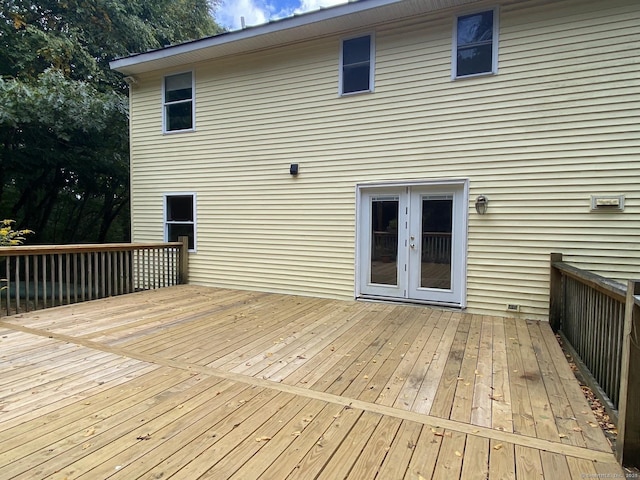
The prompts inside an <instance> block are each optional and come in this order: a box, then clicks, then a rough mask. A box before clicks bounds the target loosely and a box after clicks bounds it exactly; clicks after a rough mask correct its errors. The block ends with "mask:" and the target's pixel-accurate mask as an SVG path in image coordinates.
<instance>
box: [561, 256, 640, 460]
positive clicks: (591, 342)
mask: <svg viewBox="0 0 640 480" xmlns="http://www.w3.org/2000/svg"><path fill="white" fill-rule="evenodd" d="M638 295H640V282H638V281H629V283H628V285H627V286H626V288H625V286H624V285H622V284H619V283H617V282H614V281H611V280H609V279H606V278H604V277H601V276H599V275H596V274H594V273H591V272H587V271H584V270H581V269H579V268H576V267H574V266H572V265H569V264H568V263H565V262H563V261H562V254H558V253H553V254H551V285H550V305H549V321H550V323H551V326H552V327H553V329H554V330H555V331H556V332H558V333H559V334H560V337H561V338H562V340H563V342H564V345H565V347H566V348H567V350H568V351H569V353H570V354H571V355H572V356H573V358H574V360H575V362H576V365H577V366H578V369H579V370H580V372H581V373H582V376H583V378H584V379H585V381H586V382H587V384H588V385H589V386H590V387H591V389H592V390H593V391H594V393H595V394H596V395H597V396H598V397H599V398H600V400H601V401H602V402H603V405H604V406H605V408H606V409H607V412H608V413H609V415H610V417H611V418H612V420H613V421H614V422H615V423H616V424H617V427H618V440H617V443H616V449H617V454H618V458H619V459H620V461H621V462H624V463H625V464H631V465H633V464H635V465H634V466H640V297H638ZM632 366H635V368H632Z"/></svg>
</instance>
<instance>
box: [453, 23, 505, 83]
mask: <svg viewBox="0 0 640 480" xmlns="http://www.w3.org/2000/svg"><path fill="white" fill-rule="evenodd" d="M497 71H498V16H497V13H496V10H486V11H484V12H478V13H472V14H469V15H460V16H459V17H457V18H456V22H455V26H454V41H453V78H460V77H469V76H472V75H486V74H491V73H497Z"/></svg>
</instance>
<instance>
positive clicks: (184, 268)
mask: <svg viewBox="0 0 640 480" xmlns="http://www.w3.org/2000/svg"><path fill="white" fill-rule="evenodd" d="M178 241H179V242H181V243H182V247H180V283H181V284H186V283H188V282H189V237H187V236H184V237H178Z"/></svg>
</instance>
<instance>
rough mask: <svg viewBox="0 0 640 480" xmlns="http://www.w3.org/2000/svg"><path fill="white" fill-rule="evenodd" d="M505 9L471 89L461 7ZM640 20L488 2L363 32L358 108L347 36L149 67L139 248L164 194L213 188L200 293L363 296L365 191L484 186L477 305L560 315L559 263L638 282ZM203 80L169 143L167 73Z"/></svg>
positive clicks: (475, 247)
mask: <svg viewBox="0 0 640 480" xmlns="http://www.w3.org/2000/svg"><path fill="white" fill-rule="evenodd" d="M496 5H497V6H498V7H499V26H500V31H499V71H498V74H497V75H492V76H484V77H476V78H466V79H460V80H455V81H453V80H452V79H451V43H452V30H453V23H454V18H455V15H456V14H458V13H465V12H468V11H476V10H478V9H483V8H491V7H494V6H496ZM639 25H640V3H638V2H637V0H609V1H607V2H602V1H601V0H558V1H515V2H513V1H511V2H491V3H485V2H480V3H479V4H476V5H474V6H473V7H472V9H471V10H469V9H461V10H447V11H443V12H438V13H437V14H434V15H428V16H422V17H414V18H411V19H408V20H406V21H403V22H395V23H391V24H384V25H377V26H374V27H371V28H368V29H365V30H362V33H374V35H375V44H376V58H375V92H373V93H366V94H358V95H352V96H344V97H339V96H338V59H339V48H340V40H341V38H342V37H340V36H331V37H327V38H320V39H312V40H309V41H307V42H304V43H299V44H295V45H289V46H283V47H281V48H276V49H270V50H268V51H263V52H256V53H251V54H246V55H242V56H236V57H233V58H223V59H218V60H215V61H210V62H204V63H199V64H195V65H190V66H188V67H186V68H181V69H176V70H172V71H162V72H154V73H149V74H145V75H141V76H140V78H139V79H138V84H137V85H135V86H134V87H133V88H132V97H131V120H132V128H131V143H132V147H131V152H132V165H131V176H132V177H131V178H132V217H133V227H132V228H133V239H134V241H161V240H162V239H163V232H164V226H163V195H164V194H165V193H170V192H183V191H188V192H196V193H197V235H198V244H197V252H196V253H193V254H191V258H190V280H191V281H192V282H193V283H197V284H202V285H211V286H225V287H230V288H241V289H254V290H264V291H273V292H281V293H295V294H302V295H314V296H323V297H337V298H353V296H354V281H355V280H354V277H355V271H354V258H355V245H356V242H355V231H356V226H355V218H356V202H355V198H356V185H357V184H361V183H367V182H382V181H417V180H437V179H452V178H456V179H468V181H469V205H468V253H467V306H468V311H470V312H472V313H478V314H498V315H499V314H506V311H505V306H506V304H508V303H509V304H519V305H521V313H520V315H522V316H525V317H528V318H546V315H547V306H548V278H549V266H548V264H549V253H550V252H562V253H563V254H564V255H565V258H566V260H567V261H569V262H572V263H574V264H576V265H578V266H582V267H584V268H587V269H589V270H592V271H595V272H597V273H600V274H602V275H604V276H607V277H609V278H615V279H625V278H630V277H636V278H637V277H638V275H639V274H640V271H639V270H640V268H639V267H640V253H639V251H638V240H639V239H640V191H639V189H638V186H639V185H640V135H639V131H640V122H639V119H640V80H639V79H640V58H639V57H638V54H637V46H638V45H639V44H640V27H639ZM354 33H359V32H358V31H356V32H354V31H346V32H345V36H348V35H353V34H354ZM185 70H192V71H193V72H194V75H195V85H196V89H195V99H196V131H195V132H185V133H173V134H165V135H163V134H162V120H161V117H162V106H161V105H162V98H161V84H162V78H163V76H164V75H166V74H171V73H177V72H181V71H185ZM291 163H298V164H299V165H300V174H299V175H298V176H297V177H292V176H291V175H289V164H291ZM618 194H622V195H625V209H624V211H623V212H620V213H615V212H608V213H601V212H591V211H590V197H591V195H618ZM478 195H485V196H487V197H488V198H489V202H490V203H489V209H488V213H487V214H486V215H484V216H479V215H477V214H476V213H475V209H474V206H473V201H474V199H475V197H476V196H478Z"/></svg>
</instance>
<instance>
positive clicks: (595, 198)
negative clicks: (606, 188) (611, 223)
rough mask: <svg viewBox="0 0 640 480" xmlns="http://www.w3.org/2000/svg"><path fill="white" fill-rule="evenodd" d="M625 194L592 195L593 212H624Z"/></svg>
mask: <svg viewBox="0 0 640 480" xmlns="http://www.w3.org/2000/svg"><path fill="white" fill-rule="evenodd" d="M623 210H624V195H591V211H592V212H596V211H597V212H622V211H623Z"/></svg>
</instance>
